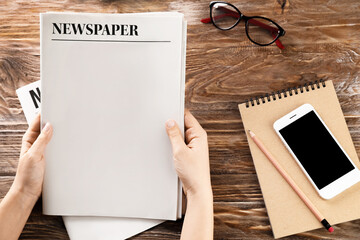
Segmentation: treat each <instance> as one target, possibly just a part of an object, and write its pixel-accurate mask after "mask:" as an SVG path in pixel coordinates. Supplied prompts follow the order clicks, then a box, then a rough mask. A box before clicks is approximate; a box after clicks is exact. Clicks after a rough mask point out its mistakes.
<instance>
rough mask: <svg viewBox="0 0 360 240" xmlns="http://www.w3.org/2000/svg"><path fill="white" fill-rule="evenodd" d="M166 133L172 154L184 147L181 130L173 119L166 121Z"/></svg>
mask: <svg viewBox="0 0 360 240" xmlns="http://www.w3.org/2000/svg"><path fill="white" fill-rule="evenodd" d="M166 133H167V135H168V136H169V139H170V142H171V145H172V150H173V154H174V155H176V153H178V152H179V151H180V150H181V149H183V148H185V147H186V145H185V142H184V139H183V137H182V135H181V131H180V129H179V127H178V125H177V124H176V122H175V121H174V120H172V119H170V120H167V121H166Z"/></svg>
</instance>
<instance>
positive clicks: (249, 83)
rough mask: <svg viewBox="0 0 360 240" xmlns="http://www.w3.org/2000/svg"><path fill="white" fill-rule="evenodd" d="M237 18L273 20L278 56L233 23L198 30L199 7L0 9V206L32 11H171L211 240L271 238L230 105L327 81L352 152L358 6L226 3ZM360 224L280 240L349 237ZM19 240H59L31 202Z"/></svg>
mask: <svg viewBox="0 0 360 240" xmlns="http://www.w3.org/2000/svg"><path fill="white" fill-rule="evenodd" d="M232 3H233V4H235V5H236V6H237V7H238V8H239V9H240V10H241V11H242V12H243V13H244V14H245V15H249V16H251V15H261V16H266V17H269V18H271V19H274V20H275V21H276V22H278V23H279V24H280V25H281V26H282V27H283V28H284V29H285V30H286V35H285V36H284V37H283V38H282V42H283V44H284V45H285V49H284V50H280V49H278V48H277V47H276V46H268V47H259V46H256V45H254V44H252V43H251V42H250V41H249V40H248V39H247V38H246V35H245V31H244V26H243V25H242V24H241V23H240V24H239V26H238V27H236V28H235V29H233V30H231V31H220V30H218V29H216V28H214V27H213V26H212V25H211V24H202V23H200V21H199V20H200V19H201V18H203V17H208V15H209V9H208V4H209V2H208V1H203V0H201V1H190V0H183V1H180V2H177V1H171V0H165V1H145V0H140V1H130V0H126V1H110V0H103V1H100V0H99V1H97V0H90V1H81V0H54V1H34V0H32V1H27V0H19V1H11V0H3V1H1V2H0V12H1V14H0V199H1V198H3V197H4V196H5V194H6V192H7V190H8V189H9V188H10V185H11V183H12V181H13V179H14V176H15V173H16V166H17V163H18V155H19V152H20V146H21V137H22V135H23V134H24V132H25V130H26V128H27V124H26V120H25V117H24V115H23V112H22V109H21V106H20V103H19V101H18V99H17V96H16V93H15V90H16V89H17V88H19V87H21V86H23V85H26V84H28V83H31V82H34V81H36V80H38V79H39V77H40V67H39V62H40V52H39V49H40V46H39V15H38V14H39V13H40V12H48V11H74V12H108V13H125V12H144V11H145V12H147V11H179V12H182V13H184V14H185V18H186V19H187V21H188V43H187V60H186V61H187V64H186V73H187V74H186V107H187V108H188V109H190V111H192V112H193V114H194V115H195V116H196V117H197V118H198V119H199V121H200V123H201V124H202V125H203V127H204V128H205V130H206V131H207V132H208V137H209V147H210V163H211V179H212V184H213V190H214V207H215V209H214V210H215V239H272V238H273V236H272V232H271V227H270V223H269V219H268V217H267V214H266V209H265V205H264V202H263V198H262V194H261V190H260V187H259V184H258V181H257V177H256V173H255V169H254V166H253V162H252V159H251V155H250V151H249V149H248V144H247V141H246V136H245V134H244V129H243V125H242V121H241V118H240V116H239V113H238V109H237V104H238V103H240V102H243V101H245V99H248V98H250V97H253V96H258V95H263V94H265V93H271V92H273V91H277V90H281V89H286V88H289V87H295V86H299V85H301V84H304V83H307V82H310V81H315V80H320V79H323V80H328V79H329V80H333V81H334V84H335V88H336V92H337V94H338V98H339V101H340V104H341V107H342V109H343V112H344V115H345V118H346V121H347V123H348V126H349V130H350V133H351V136H352V138H353V140H354V144H355V147H356V150H357V153H358V154H359V153H360V128H359V126H360V95H359V93H360V84H359V83H360V77H359V76H360V48H359V44H360V14H359V11H360V2H359V1H358V0H348V1H331V0H328V1H327V0H318V1H311V0H291V1H290V0H259V1H245V0H241V1H236V2H232ZM181 226H182V221H181V220H179V221H176V222H171V221H168V222H165V223H163V224H161V225H159V226H157V227H154V228H152V229H150V230H148V231H145V232H143V233H141V234H139V235H137V236H135V237H134V238H133V239H177V238H179V236H180V232H181ZM359 235H360V220H356V221H352V222H348V223H343V224H339V225H337V226H335V232H334V234H332V235H329V234H327V233H326V232H325V231H324V230H323V229H319V230H315V231H311V232H306V233H302V234H297V235H295V236H291V237H288V238H285V239H295V240H297V239H357V238H358V236H359ZM20 238H21V239H68V236H67V233H66V230H65V227H64V224H63V222H62V219H61V217H49V216H43V215H42V214H41V202H40V201H39V202H38V203H37V205H36V207H35V208H34V210H33V213H32V214H31V216H30V218H29V220H28V223H27V225H26V226H25V229H24V231H23V233H22V235H21V237H20Z"/></svg>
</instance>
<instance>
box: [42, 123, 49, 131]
mask: <svg viewBox="0 0 360 240" xmlns="http://www.w3.org/2000/svg"><path fill="white" fill-rule="evenodd" d="M43 131H44V132H49V131H50V123H46V124H45V127H44V128H43Z"/></svg>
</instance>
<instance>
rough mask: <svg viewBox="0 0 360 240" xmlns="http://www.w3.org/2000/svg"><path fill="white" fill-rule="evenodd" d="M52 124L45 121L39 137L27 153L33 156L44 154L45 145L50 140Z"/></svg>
mask: <svg viewBox="0 0 360 240" xmlns="http://www.w3.org/2000/svg"><path fill="white" fill-rule="evenodd" d="M52 132H53V129H52V126H51V124H50V123H46V125H45V127H44V128H43V130H42V131H41V133H40V135H39V137H38V138H37V139H36V141H35V142H34V144H33V145H32V146H31V148H30V149H29V151H28V152H29V153H30V154H31V155H33V156H34V157H41V156H42V155H43V154H44V151H45V147H46V145H47V144H48V143H49V142H50V139H51V137H52Z"/></svg>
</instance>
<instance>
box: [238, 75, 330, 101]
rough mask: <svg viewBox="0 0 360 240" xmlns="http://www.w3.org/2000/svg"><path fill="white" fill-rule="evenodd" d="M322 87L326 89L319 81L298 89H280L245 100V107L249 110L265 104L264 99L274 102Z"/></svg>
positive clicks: (322, 82) (321, 81) (322, 81)
mask: <svg viewBox="0 0 360 240" xmlns="http://www.w3.org/2000/svg"><path fill="white" fill-rule="evenodd" d="M321 86H322V87H326V84H325V81H324V80H323V79H321V80H320V81H315V82H309V83H305V84H304V85H300V86H298V87H293V88H288V89H282V90H280V91H277V92H272V93H270V94H268V93H266V94H265V95H261V96H257V97H255V99H254V98H250V99H246V100H245V106H246V107H247V108H249V107H250V106H252V107H253V106H255V105H260V104H262V103H265V102H266V101H265V100H266V99H267V101H268V102H271V101H276V100H278V99H281V98H283V97H284V98H287V97H289V96H290V97H291V96H293V95H294V94H295V95H297V94H299V93H303V92H304V91H306V92H309V91H310V90H315V89H319V88H321Z"/></svg>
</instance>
